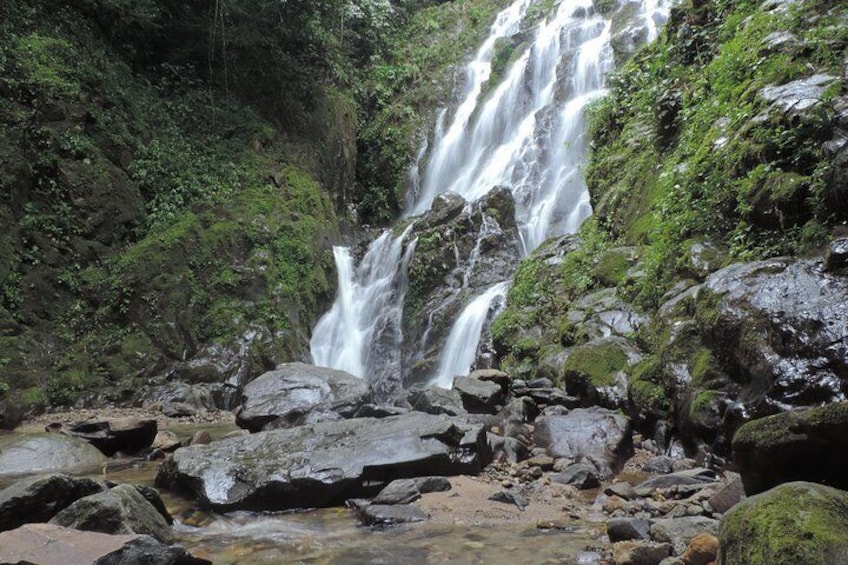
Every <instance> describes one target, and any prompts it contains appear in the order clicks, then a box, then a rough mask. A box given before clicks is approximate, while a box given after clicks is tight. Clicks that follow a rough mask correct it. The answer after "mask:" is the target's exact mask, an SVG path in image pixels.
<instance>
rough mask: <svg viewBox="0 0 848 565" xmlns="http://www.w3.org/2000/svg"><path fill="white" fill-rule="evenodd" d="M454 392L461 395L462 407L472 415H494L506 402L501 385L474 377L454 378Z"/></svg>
mask: <svg viewBox="0 0 848 565" xmlns="http://www.w3.org/2000/svg"><path fill="white" fill-rule="evenodd" d="M453 390H455V391H456V392H457V393H459V397H460V398H461V399H462V406H463V407H464V408H465V409H466V410H467V411H468V412H471V413H472V414H494V413H496V412H497V411H498V407H499V406H501V405H502V404H503V401H504V393H503V389H502V388H501V386H500V385H499V384H497V383H494V382H487V381H481V380H478V379H475V378H472V377H454V379H453Z"/></svg>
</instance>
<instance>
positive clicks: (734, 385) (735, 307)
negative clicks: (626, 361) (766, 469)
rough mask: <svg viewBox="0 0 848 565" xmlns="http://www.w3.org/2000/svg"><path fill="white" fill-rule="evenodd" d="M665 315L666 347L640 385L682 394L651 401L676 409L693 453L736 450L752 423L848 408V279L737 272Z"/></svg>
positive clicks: (768, 268)
mask: <svg viewBox="0 0 848 565" xmlns="http://www.w3.org/2000/svg"><path fill="white" fill-rule="evenodd" d="M659 314H660V315H659V319H660V320H661V321H662V324H664V326H665V328H663V335H666V336H668V338H667V341H666V342H665V343H664V344H663V345H662V346H661V348H660V352H659V354H658V355H657V356H656V358H655V359H653V360H651V361H650V362H646V363H644V364H643V365H642V366H640V368H639V369H638V370H637V371H636V372H635V373H638V375H636V376H635V377H634V378H635V379H636V380H637V381H639V382H640V383H642V384H645V383H649V382H653V383H661V384H665V386H673V387H674V389H675V390H674V391H673V393H672V394H669V392H672V391H667V390H663V389H662V387H659V388H657V389H656V391H655V392H656V394H654V395H651V396H650V397H649V398H650V399H655V400H658V401H660V404H662V403H668V402H669V401H670V403H671V409H672V410H673V412H674V413H675V414H676V418H677V422H676V423H677V425H678V429H679V430H680V431H681V433H682V435H683V436H684V439H686V440H687V441H690V442H691V443H692V444H693V445H698V444H700V443H703V442H706V443H712V444H713V449H714V450H719V451H724V450H728V449H729V448H730V443H731V438H732V437H733V434H734V432H735V431H736V429H737V428H738V427H739V426H740V425H742V424H743V423H745V422H746V421H749V420H752V419H757V418H762V417H764V416H768V415H771V414H775V413H777V412H783V411H785V410H787V409H790V408H793V407H800V406H817V405H821V404H829V403H833V402H842V401H845V400H846V390H848V377H846V375H848V341H846V339H845V336H846V335H848V278H846V277H844V276H840V275H835V274H833V273H828V272H826V271H824V270H823V269H822V265H821V261H818V260H813V259H808V260H796V259H791V258H779V259H771V260H767V261H758V262H753V263H737V264H733V265H730V266H728V267H725V268H723V269H721V270H719V271H716V272H715V273H713V274H712V275H710V276H709V277H708V278H707V279H706V281H705V282H704V283H703V284H701V285H697V286H694V287H691V288H689V289H687V290H685V291H682V292H680V293H679V294H677V295H676V296H674V297H673V298H671V299H670V300H669V301H667V302H666V303H665V304H664V305H663V306H662V307H661V308H660V311H659ZM635 373H634V374H635ZM631 396H633V394H632V387H631ZM633 399H634V401H635V402H637V404H639V403H640V402H639V398H636V397H634V398H633ZM639 408H640V409H644V410H648V409H649V406H645V402H642V406H639ZM667 410H668V407H667V406H666V407H665V411H666V412H667Z"/></svg>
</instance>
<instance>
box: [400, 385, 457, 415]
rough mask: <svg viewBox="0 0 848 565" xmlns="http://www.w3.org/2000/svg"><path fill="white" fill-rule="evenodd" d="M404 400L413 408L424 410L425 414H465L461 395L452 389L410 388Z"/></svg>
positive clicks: (435, 387)
mask: <svg viewBox="0 0 848 565" xmlns="http://www.w3.org/2000/svg"><path fill="white" fill-rule="evenodd" d="M406 401H407V402H409V405H410V406H411V407H412V409H413V410H415V411H417V412H426V413H427V414H447V415H448V416H460V415H463V414H466V411H465V408H464V407H463V405H462V397H461V396H460V395H459V392H457V391H455V390H453V389H446V388H440V387H437V386H434V387H431V388H424V389H422V388H412V389H410V390H409V392H408V393H407V395H406Z"/></svg>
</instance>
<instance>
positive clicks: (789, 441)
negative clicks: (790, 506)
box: [733, 402, 848, 494]
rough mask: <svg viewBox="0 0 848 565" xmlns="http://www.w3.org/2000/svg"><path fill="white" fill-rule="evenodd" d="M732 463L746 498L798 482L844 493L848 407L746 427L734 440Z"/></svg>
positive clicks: (798, 413)
mask: <svg viewBox="0 0 848 565" xmlns="http://www.w3.org/2000/svg"><path fill="white" fill-rule="evenodd" d="M733 461H734V463H735V465H736V467H737V470H738V471H739V473H740V474H741V475H742V482H743V484H744V485H745V491H746V492H747V493H748V494H756V493H758V492H762V491H764V490H766V489H769V488H771V487H773V486H776V485H778V484H780V483H785V482H789V481H797V480H805V481H813V482H822V483H826V484H829V485H832V486H835V487H838V488H842V489H848V402H841V403H837V404H828V405H825V406H820V407H817V408H809V409H797V410H791V411H788V412H784V413H782V414H775V415H774V416H768V417H766V418H761V419H759V420H754V421H753V422H748V423H747V424H745V425H743V426H742V427H740V428H739V430H738V431H737V432H736V435H734V436H733Z"/></svg>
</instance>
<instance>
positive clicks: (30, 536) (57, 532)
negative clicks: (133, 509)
mask: <svg viewBox="0 0 848 565" xmlns="http://www.w3.org/2000/svg"><path fill="white" fill-rule="evenodd" d="M0 563H38V564H39V565H71V564H76V563H93V564H95V565H119V564H124V565H125V564H128V563H156V564H157V565H205V564H208V563H209V562H208V561H206V560H204V559H197V558H195V557H192V556H191V555H190V554H189V553H188V552H186V550H185V549H183V548H181V547H169V546H167V545H164V544H162V543H160V542H158V541H156V540H155V539H153V538H152V537H150V536H139V535H110V534H102V533H100V532H83V531H80V530H74V529H71V528H63V527H62V526H54V525H52V524H27V525H25V526H21V527H20V528H17V529H15V530H11V531H8V532H3V533H0Z"/></svg>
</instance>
